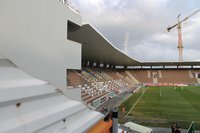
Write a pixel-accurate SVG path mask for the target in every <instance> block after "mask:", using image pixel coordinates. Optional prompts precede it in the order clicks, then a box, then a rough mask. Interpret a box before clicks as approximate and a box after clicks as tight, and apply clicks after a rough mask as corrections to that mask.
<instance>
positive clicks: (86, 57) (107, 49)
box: [68, 24, 140, 66]
mask: <svg viewBox="0 0 200 133" xmlns="http://www.w3.org/2000/svg"><path fill="white" fill-rule="evenodd" d="M68 38H69V39H70V38H71V39H72V38H73V40H77V41H78V42H81V43H82V44H83V45H82V60H83V61H92V62H96V63H103V64H110V65H119V66H132V65H139V64H140V62H139V61H137V60H135V59H133V58H131V57H130V56H128V55H126V54H125V53H123V52H122V51H120V50H119V49H117V48H116V47H115V46H114V45H113V44H112V43H111V42H109V41H108V40H107V39H106V38H105V37H104V36H103V35H102V34H101V33H100V32H98V30H97V29H95V28H94V27H93V26H91V25H90V24H84V25H83V26H82V28H81V29H79V30H78V31H77V32H75V33H71V34H70V35H68Z"/></svg>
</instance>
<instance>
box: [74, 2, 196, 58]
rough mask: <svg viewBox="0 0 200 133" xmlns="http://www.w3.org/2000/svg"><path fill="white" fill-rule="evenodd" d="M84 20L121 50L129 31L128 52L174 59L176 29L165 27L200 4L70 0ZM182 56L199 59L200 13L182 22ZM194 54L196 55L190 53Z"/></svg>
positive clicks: (175, 52) (176, 55) (129, 53)
mask: <svg viewBox="0 0 200 133" xmlns="http://www.w3.org/2000/svg"><path fill="white" fill-rule="evenodd" d="M72 3H74V4H75V5H76V7H77V8H79V9H80V11H81V14H82V16H83V21H89V22H90V23H91V24H92V25H94V26H95V27H96V28H97V29H98V30H99V31H100V32H101V33H102V34H103V35H104V36H105V37H106V38H107V39H108V40H109V41H110V42H112V43H113V44H114V45H115V46H116V47H118V48H119V49H121V50H122V51H123V50H124V45H123V44H124V35H125V34H126V32H128V33H129V45H128V48H127V49H128V51H127V53H128V55H130V56H132V57H133V58H136V59H139V60H141V61H177V60H178V50H177V29H176V28H174V29H173V30H171V31H170V32H167V30H166V28H167V27H168V26H169V25H173V24H175V23H176V22H177V15H178V14H179V13H181V14H182V16H181V18H184V17H186V16H187V15H189V14H191V13H192V12H194V11H195V10H197V9H198V8H199V7H200V2H199V1H196V0H190V1H188V0H182V1H181V2H180V1H174V0H114V1H113V0H87V1H82V0H73V1H72ZM182 27H183V28H182V30H183V45H184V52H183V53H184V59H187V60H197V59H198V58H199V59H200V54H198V53H199V51H200V45H199V39H198V38H199V37H198V35H199V34H200V30H199V29H200V13H199V14H196V15H195V16H193V17H192V18H190V19H189V20H188V21H187V22H186V24H185V23H183V24H182ZM192 53H194V54H195V55H190V54H192Z"/></svg>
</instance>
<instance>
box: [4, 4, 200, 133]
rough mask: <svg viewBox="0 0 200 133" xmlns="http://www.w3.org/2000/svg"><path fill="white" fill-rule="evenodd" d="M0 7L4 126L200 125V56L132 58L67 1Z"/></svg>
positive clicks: (29, 131)
mask: <svg viewBox="0 0 200 133" xmlns="http://www.w3.org/2000/svg"><path fill="white" fill-rule="evenodd" d="M47 3H48V4H47ZM0 7H2V8H1V10H0V18H1V24H0V29H1V30H0V37H1V38H0V133H81V132H86V133H117V132H118V133H121V132H141V133H147V132H148V133H150V132H154V133H157V132H162V133H165V132H171V125H172V123H174V122H177V123H179V124H180V126H181V128H182V129H183V132H192V130H193V127H194V126H195V129H196V130H200V126H199V124H200V123H199V122H200V103H199V100H200V97H199V96H200V89H199V86H200V62H199V61H177V62H141V61H139V60H137V59H134V58H132V57H130V56H128V55H127V54H125V53H124V52H122V51H121V50H119V49H118V48H116V47H115V45H114V44H112V43H111V42H110V41H108V39H107V38H106V37H104V35H102V34H101V33H100V32H99V31H98V30H97V29H96V28H95V27H94V26H92V25H91V24H89V23H83V22H82V18H81V15H80V13H79V12H78V11H77V10H76V9H74V7H73V6H71V4H70V3H69V2H68V1H65V0H51V1H49V0H43V1H40V0H34V1H27V0H18V1H14V0H7V1H5V0H4V1H1V2H0ZM35 7H37V10H36V8H35ZM191 123H192V124H191ZM187 129H188V131H187ZM190 130H191V131H190ZM196 132H199V131H196Z"/></svg>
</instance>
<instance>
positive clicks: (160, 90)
mask: <svg viewBox="0 0 200 133" xmlns="http://www.w3.org/2000/svg"><path fill="white" fill-rule="evenodd" d="M161 96H162V93H161V89H160V97H161Z"/></svg>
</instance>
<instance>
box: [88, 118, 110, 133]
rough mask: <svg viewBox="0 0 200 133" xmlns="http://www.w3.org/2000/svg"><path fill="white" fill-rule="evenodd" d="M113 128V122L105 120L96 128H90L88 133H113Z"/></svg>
mask: <svg viewBox="0 0 200 133" xmlns="http://www.w3.org/2000/svg"><path fill="white" fill-rule="evenodd" d="M111 127H112V120H111V119H109V121H107V122H105V121H104V120H101V121H100V122H98V123H97V124H96V125H95V126H93V127H92V128H90V129H89V130H88V131H87V133H111V132H110V128H111Z"/></svg>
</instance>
